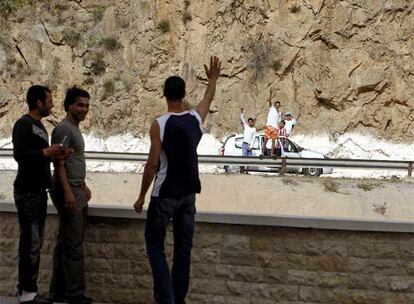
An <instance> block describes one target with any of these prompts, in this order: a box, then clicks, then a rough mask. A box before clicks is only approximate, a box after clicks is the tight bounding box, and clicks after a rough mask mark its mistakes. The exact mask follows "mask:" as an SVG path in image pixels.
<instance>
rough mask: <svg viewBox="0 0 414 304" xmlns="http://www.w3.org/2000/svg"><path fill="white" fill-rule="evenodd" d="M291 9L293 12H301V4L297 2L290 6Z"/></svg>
mask: <svg viewBox="0 0 414 304" xmlns="http://www.w3.org/2000/svg"><path fill="white" fill-rule="evenodd" d="M289 11H290V12H291V13H292V14H296V13H299V12H300V5H299V4H297V3H295V4H293V5H292V6H291V7H290V8H289Z"/></svg>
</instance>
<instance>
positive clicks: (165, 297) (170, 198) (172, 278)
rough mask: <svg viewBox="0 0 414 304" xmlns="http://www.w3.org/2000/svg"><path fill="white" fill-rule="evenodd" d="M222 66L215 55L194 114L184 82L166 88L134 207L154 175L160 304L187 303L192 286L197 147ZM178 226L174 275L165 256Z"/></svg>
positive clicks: (153, 239)
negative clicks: (164, 109)
mask: <svg viewBox="0 0 414 304" xmlns="http://www.w3.org/2000/svg"><path fill="white" fill-rule="evenodd" d="M220 66H221V63H220V61H219V59H218V58H217V57H212V58H211V60H210V67H209V68H208V67H207V66H204V68H205V70H206V74H207V78H208V81H209V82H208V86H207V89H206V92H205V94H204V98H203V100H202V101H201V102H200V103H199V104H198V106H197V108H196V109H195V110H190V111H184V110H183V105H182V101H183V99H184V97H185V82H184V80H183V79H181V78H180V77H177V76H172V77H169V78H168V79H167V80H166V81H165V84H164V96H165V98H166V100H167V106H168V113H167V114H164V115H162V116H160V117H158V118H157V119H156V120H155V121H154V122H153V124H152V126H151V129H150V138H151V148H150V152H149V157H148V161H147V163H146V165H145V170H144V175H143V177H142V185H141V192H140V194H139V197H138V200H137V201H136V203H135V205H134V208H135V210H136V211H137V212H141V211H142V207H143V205H144V202H145V195H146V193H147V191H148V189H149V187H150V185H151V183H152V181H153V179H154V177H155V183H154V188H153V191H152V194H151V201H150V204H149V208H148V214H147V223H146V228H145V241H146V246H147V252H148V257H149V260H150V264H151V268H152V275H153V280H154V297H155V301H156V303H157V304H171V303H174V304H183V303H185V297H186V294H187V291H188V287H189V279H190V263H191V248H192V241H193V234H194V216H195V212H196V208H195V195H196V193H200V190H201V185H200V179H199V176H198V158H197V146H198V143H199V142H200V139H201V136H202V130H201V126H202V123H203V121H204V120H205V118H206V116H207V114H208V112H209V109H210V105H211V102H212V101H213V98H214V95H215V91H216V82H217V79H218V77H219V75H220V68H221V67H220ZM171 219H172V220H173V225H174V262H173V266H172V272H171V274H170V271H169V268H168V265H167V260H166V257H165V253H164V239H165V234H166V228H167V225H168V223H169V221H170V220H171Z"/></svg>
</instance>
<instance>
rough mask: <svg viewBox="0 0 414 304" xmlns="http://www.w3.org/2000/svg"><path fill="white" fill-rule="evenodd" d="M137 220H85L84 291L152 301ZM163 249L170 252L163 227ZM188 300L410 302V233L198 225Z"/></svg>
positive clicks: (7, 269)
mask: <svg viewBox="0 0 414 304" xmlns="http://www.w3.org/2000/svg"><path fill="white" fill-rule="evenodd" d="M56 223H57V221H56V216H55V215H49V216H48V220H47V226H46V235H45V242H44V247H43V255H42V262H41V271H40V277H39V286H40V291H41V292H47V289H48V283H49V280H50V272H51V266H52V252H53V246H54V237H55V234H56ZM144 223H145V222H144V221H143V220H139V219H137V220H133V219H119V218H103V217H90V218H89V225H88V231H87V237H86V244H85V251H86V256H87V266H86V268H87V289H88V295H89V296H91V297H93V298H94V299H95V300H97V301H99V302H107V303H123V304H124V303H143V304H150V303H153V301H152V279H151V271H150V267H149V263H148V261H147V259H146V256H145V247H144V238H143V229H144ZM17 248H18V225H17V218H16V214H15V213H6V212H2V213H0V295H1V296H13V295H14V293H15V284H16V277H17V263H16V261H17ZM166 250H167V253H168V254H169V256H171V253H172V235H171V232H170V233H169V234H168V240H167V246H166ZM192 262H193V263H192V278H191V287H190V291H189V295H188V303H190V304H191V303H194V304H195V303H200V304H203V303H220V304H221V303H223V304H224V303H229V304H232V303H234V304H235V303H237V304H247V303H251V304H253V303H254V304H256V303H258V304H267V303H283V304H304V303H308V304H313V303H329V304H333V303H339V304H342V303H343V304H345V303H346V304H408V303H414V234H409V233H383V232H355V231H336V230H318V229H294V228H280V227H261V226H242V225H226V224H207V223H197V228H196V236H195V240H194V250H193V257H192Z"/></svg>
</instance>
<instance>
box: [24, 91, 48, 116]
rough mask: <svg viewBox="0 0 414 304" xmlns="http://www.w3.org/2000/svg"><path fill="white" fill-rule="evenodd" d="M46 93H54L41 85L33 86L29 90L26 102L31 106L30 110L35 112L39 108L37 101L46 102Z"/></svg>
mask: <svg viewBox="0 0 414 304" xmlns="http://www.w3.org/2000/svg"><path fill="white" fill-rule="evenodd" d="M46 93H52V92H51V91H50V89H49V88H48V87H45V86H41V85H34V86H31V87H30V88H29V89H28V90H27V95H26V102H27V104H28V106H29V110H34V109H36V107H37V101H38V100H40V101H41V102H45V101H46Z"/></svg>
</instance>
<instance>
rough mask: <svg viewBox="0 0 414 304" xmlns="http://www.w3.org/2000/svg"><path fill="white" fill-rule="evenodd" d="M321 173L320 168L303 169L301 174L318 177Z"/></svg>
mask: <svg viewBox="0 0 414 304" xmlns="http://www.w3.org/2000/svg"><path fill="white" fill-rule="evenodd" d="M322 173H323V170H322V169H321V168H303V174H304V175H306V176H320V175H321V174H322Z"/></svg>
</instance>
